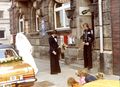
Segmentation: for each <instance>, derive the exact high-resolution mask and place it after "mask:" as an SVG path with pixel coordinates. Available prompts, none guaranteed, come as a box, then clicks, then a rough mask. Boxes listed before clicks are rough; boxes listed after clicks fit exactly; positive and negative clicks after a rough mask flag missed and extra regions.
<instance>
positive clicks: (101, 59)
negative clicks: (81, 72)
mask: <svg viewBox="0 0 120 87" xmlns="http://www.w3.org/2000/svg"><path fill="white" fill-rule="evenodd" d="M98 9H99V29H100V31H99V32H100V71H101V72H104V54H103V22H102V19H103V18H102V0H98Z"/></svg>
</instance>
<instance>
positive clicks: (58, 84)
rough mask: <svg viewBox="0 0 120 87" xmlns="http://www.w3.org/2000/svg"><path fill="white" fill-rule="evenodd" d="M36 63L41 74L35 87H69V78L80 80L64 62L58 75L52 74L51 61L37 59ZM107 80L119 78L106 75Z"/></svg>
mask: <svg viewBox="0 0 120 87" xmlns="http://www.w3.org/2000/svg"><path fill="white" fill-rule="evenodd" d="M35 62H36V64H37V66H38V68H39V72H38V74H37V79H38V81H37V82H36V84H35V85H34V86H33V87H67V84H66V81H67V78H68V77H70V76H72V77H75V78H76V80H78V78H77V77H76V75H75V71H76V70H75V69H73V68H71V67H70V66H68V65H65V64H64V63H63V62H60V64H61V71H62V72H61V73H60V74H56V75H51V74H50V67H49V66H50V65H49V64H50V63H49V60H43V59H37V58H35ZM105 78H106V79H115V80H119V77H118V76H114V75H105Z"/></svg>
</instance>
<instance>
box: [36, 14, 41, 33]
mask: <svg viewBox="0 0 120 87" xmlns="http://www.w3.org/2000/svg"><path fill="white" fill-rule="evenodd" d="M39 24H40V18H39V16H38V15H36V31H39V30H40V25H39Z"/></svg>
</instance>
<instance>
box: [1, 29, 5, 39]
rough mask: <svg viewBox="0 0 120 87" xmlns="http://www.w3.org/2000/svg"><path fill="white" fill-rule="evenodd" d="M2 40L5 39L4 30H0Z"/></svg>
mask: <svg viewBox="0 0 120 87" xmlns="http://www.w3.org/2000/svg"><path fill="white" fill-rule="evenodd" d="M0 38H5V31H4V30H0Z"/></svg>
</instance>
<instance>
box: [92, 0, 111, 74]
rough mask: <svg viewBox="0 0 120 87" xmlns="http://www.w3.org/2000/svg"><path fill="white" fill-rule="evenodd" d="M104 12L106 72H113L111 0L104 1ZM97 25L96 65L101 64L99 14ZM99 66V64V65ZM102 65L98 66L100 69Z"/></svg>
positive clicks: (95, 23)
mask: <svg viewBox="0 0 120 87" xmlns="http://www.w3.org/2000/svg"><path fill="white" fill-rule="evenodd" d="M102 5H103V8H102V14H103V38H104V39H103V50H104V52H103V55H104V56H103V58H104V63H103V64H104V65H103V66H104V67H103V68H104V73H106V74H112V73H113V69H112V67H113V63H112V61H113V58H112V34H111V32H112V29H111V15H110V0H103V2H102ZM94 25H95V30H94V31H95V43H94V52H93V54H94V56H93V59H94V60H93V62H94V66H96V65H97V64H99V65H100V52H99V50H100V31H99V19H98V15H97V17H95V19H94ZM96 53H97V54H96ZM97 67H98V66H97ZM99 69H100V66H99V67H98V71H99Z"/></svg>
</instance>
